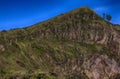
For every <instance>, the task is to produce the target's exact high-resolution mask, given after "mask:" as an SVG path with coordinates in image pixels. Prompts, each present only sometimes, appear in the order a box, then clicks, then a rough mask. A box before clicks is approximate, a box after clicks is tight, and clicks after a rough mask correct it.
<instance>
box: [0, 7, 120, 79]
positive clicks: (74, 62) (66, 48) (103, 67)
mask: <svg viewBox="0 0 120 79" xmlns="http://www.w3.org/2000/svg"><path fill="white" fill-rule="evenodd" d="M0 79H120V27H119V26H118V25H113V24H111V23H109V22H106V21H104V20H103V19H102V18H101V17H100V16H98V15H97V14H96V13H95V12H94V11H92V10H91V9H89V8H88V7H82V8H80V9H76V10H73V11H71V12H68V13H65V14H62V15H60V16H57V17H55V18H53V19H51V20H48V21H45V22H42V23H38V24H36V25H33V26H31V27H28V28H23V29H15V30H11V31H2V32H0Z"/></svg>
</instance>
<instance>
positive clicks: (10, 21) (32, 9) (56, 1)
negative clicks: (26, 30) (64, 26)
mask: <svg viewBox="0 0 120 79" xmlns="http://www.w3.org/2000/svg"><path fill="white" fill-rule="evenodd" d="M82 6H88V7H90V8H91V9H93V10H94V11H95V12H96V13H98V14H99V15H102V14H103V13H107V14H110V15H111V16H112V20H111V22H112V23H114V24H120V10H119V9H120V0H0V30H10V29H14V28H23V27H27V26H30V25H33V24H36V23H38V22H42V21H45V20H48V19H50V18H53V17H55V16H57V15H60V14H63V13H65V12H69V11H71V10H74V9H76V8H80V7H82Z"/></svg>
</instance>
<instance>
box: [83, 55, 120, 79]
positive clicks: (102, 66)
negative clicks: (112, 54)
mask: <svg viewBox="0 0 120 79" xmlns="http://www.w3.org/2000/svg"><path fill="white" fill-rule="evenodd" d="M83 68H84V72H85V73H86V75H87V76H88V77H89V79H109V78H112V77H113V76H115V75H116V74H120V67H119V66H118V63H117V62H116V61H115V60H114V59H110V58H109V57H108V56H107V55H99V54H95V55H93V56H92V57H91V58H90V59H88V60H86V61H85V62H84V63H83Z"/></svg>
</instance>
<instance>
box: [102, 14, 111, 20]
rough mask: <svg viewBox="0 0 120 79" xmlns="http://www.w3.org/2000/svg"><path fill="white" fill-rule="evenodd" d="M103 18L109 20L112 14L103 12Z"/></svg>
mask: <svg viewBox="0 0 120 79" xmlns="http://www.w3.org/2000/svg"><path fill="white" fill-rule="evenodd" d="M103 19H105V20H107V21H110V20H111V19H112V16H111V15H109V14H105V13H103Z"/></svg>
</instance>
